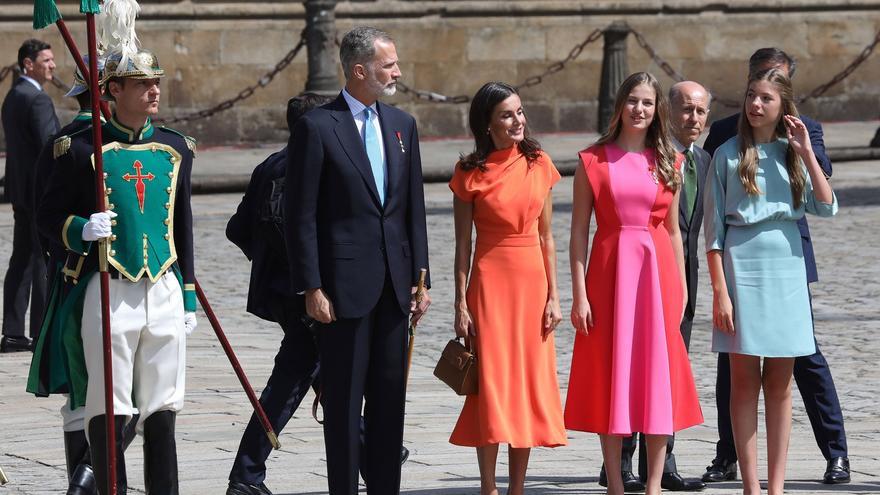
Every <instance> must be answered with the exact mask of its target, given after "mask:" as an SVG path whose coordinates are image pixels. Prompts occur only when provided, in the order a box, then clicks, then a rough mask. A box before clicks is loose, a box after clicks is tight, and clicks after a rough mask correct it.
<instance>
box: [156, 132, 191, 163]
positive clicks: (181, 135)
mask: <svg viewBox="0 0 880 495" xmlns="http://www.w3.org/2000/svg"><path fill="white" fill-rule="evenodd" d="M157 128H159V129H162V130H163V131H168V132H173V133H174V134H177V135H178V136H180V137H182V138H183V140H184V141H185V142H186V147H187V148H189V150H190V151H191V152H192V154H193V158H195V157H196V138H194V137H192V136H187V135H186V134H184V133H182V132H180V131H177V130H174V129H172V128H170V127H165V126H164V125H160V126H157Z"/></svg>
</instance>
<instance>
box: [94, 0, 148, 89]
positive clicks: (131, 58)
mask: <svg viewBox="0 0 880 495" xmlns="http://www.w3.org/2000/svg"><path fill="white" fill-rule="evenodd" d="M140 10H141V7H140V5H138V3H137V1H136V0H104V5H103V7H102V9H101V13H100V14H98V16H97V18H96V24H97V32H98V43H99V44H100V46H101V48H102V49H103V54H104V55H105V56H107V57H109V56H111V55H114V54H118V55H119V56H120V60H119V65H118V66H119V67H127V66H128V64H129V63H132V64H133V65H134V66H135V67H136V68H137V69H138V70H141V71H143V72H144V73H145V74H150V73H151V68H150V67H149V66H144V64H143V63H142V62H141V61H140V60H139V57H137V56H136V55H137V53H138V47H139V45H140V42H139V41H138V38H137V33H136V32H135V28H134V24H135V19H136V18H137V15H138V13H139V12H140Z"/></svg>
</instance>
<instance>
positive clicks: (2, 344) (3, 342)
mask: <svg viewBox="0 0 880 495" xmlns="http://www.w3.org/2000/svg"><path fill="white" fill-rule="evenodd" d="M30 350H31V339H29V338H27V337H24V336H21V337H17V336H9V335H4V336H3V338H2V339H0V352H2V353H7V352H24V351H30Z"/></svg>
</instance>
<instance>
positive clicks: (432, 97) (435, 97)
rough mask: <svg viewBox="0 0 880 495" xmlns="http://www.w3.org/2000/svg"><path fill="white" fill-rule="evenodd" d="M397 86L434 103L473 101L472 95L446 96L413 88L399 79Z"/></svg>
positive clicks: (402, 91) (401, 91)
mask: <svg viewBox="0 0 880 495" xmlns="http://www.w3.org/2000/svg"><path fill="white" fill-rule="evenodd" d="M396 86H397V90H398V91H400V93H401V94H405V95H410V96H412V97H413V98H415V99H417V100H423V101H430V102H433V103H467V102H469V101H471V97H470V96H467V95H458V96H446V95H444V94H440V93H435V92H433V91H424V90H421V89H413V88H410V87H409V86H407V85H406V84H404V83H402V82H401V81H399V80H398V81H397V84H396Z"/></svg>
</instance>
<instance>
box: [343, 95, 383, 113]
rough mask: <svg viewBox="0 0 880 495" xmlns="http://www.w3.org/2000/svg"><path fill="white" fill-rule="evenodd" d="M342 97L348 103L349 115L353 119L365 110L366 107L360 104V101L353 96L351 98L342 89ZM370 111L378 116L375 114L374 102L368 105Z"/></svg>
mask: <svg viewBox="0 0 880 495" xmlns="http://www.w3.org/2000/svg"><path fill="white" fill-rule="evenodd" d="M342 97H343V98H345V102H346V103H348V109H349V110H351V114H352V115H353V116H355V117H358V116H360V114H361V113H362V112H363V111H364V109H365V108H367V106H366V105H364V104H363V103H361V102H360V100H358V99H357V98H355V97H354V96H351V94H350V93H349V92H348V90H347V89H345V88H342ZM370 110H372V111H373V112H374V113H376V115H378V114H379V113H378V112H376V103H375V102H373V104H372V105H370Z"/></svg>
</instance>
